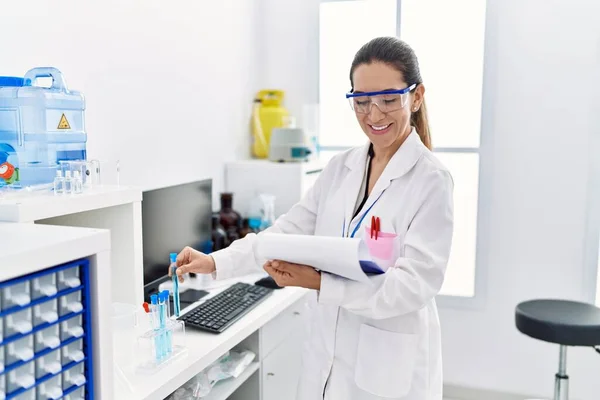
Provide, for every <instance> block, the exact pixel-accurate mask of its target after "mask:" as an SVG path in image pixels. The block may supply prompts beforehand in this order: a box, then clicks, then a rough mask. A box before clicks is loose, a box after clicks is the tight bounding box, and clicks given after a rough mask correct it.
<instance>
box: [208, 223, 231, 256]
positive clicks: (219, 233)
mask: <svg viewBox="0 0 600 400" xmlns="http://www.w3.org/2000/svg"><path fill="white" fill-rule="evenodd" d="M211 236H212V243H213V248H212V251H217V250H221V249H224V248H226V247H227V246H229V239H227V234H226V233H225V231H224V230H223V227H222V226H221V224H220V223H219V215H218V214H214V215H213V216H212V235H211Z"/></svg>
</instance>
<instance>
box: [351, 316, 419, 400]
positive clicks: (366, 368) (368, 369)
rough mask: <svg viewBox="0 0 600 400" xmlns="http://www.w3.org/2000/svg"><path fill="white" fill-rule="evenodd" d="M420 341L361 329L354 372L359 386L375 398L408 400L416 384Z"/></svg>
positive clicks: (401, 334) (386, 332)
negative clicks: (413, 384)
mask: <svg viewBox="0 0 600 400" xmlns="http://www.w3.org/2000/svg"><path fill="white" fill-rule="evenodd" d="M418 339H419V338H418V336H417V335H416V334H407V333H398V332H390V331H384V330H381V329H378V328H375V327H372V326H369V325H365V324H363V325H361V327H360V334H359V339H358V349H357V356H356V368H355V370H354V374H355V375H354V380H355V382H356V385H357V386H358V387H359V388H360V389H362V390H364V391H366V392H369V393H371V394H374V395H376V396H381V397H389V398H392V399H396V398H402V397H404V396H406V395H407V394H408V393H409V391H410V388H411V384H412V380H413V375H414V367H415V364H416V357H417V346H418Z"/></svg>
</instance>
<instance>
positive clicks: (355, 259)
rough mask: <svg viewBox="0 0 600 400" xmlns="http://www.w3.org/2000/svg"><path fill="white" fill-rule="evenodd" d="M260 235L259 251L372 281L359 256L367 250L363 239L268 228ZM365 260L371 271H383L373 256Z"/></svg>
mask: <svg viewBox="0 0 600 400" xmlns="http://www.w3.org/2000/svg"><path fill="white" fill-rule="evenodd" d="M257 239H258V243H257V250H258V253H259V254H260V255H261V256H262V257H264V258H267V259H269V260H282V261H288V262H292V263H296V264H303V265H310V266H312V267H313V268H316V269H319V270H321V271H326V272H329V273H332V274H336V275H340V276H343V277H345V278H348V279H352V280H355V281H361V282H369V277H368V276H367V275H366V274H365V271H363V268H361V262H360V258H359V255H360V256H363V257H364V254H365V250H364V246H365V245H364V242H363V241H362V240H361V239H358V238H341V237H329V236H310V235H288V234H280V233H268V232H265V233H263V234H260V235H258V238H257ZM367 254H368V250H367ZM365 261H366V262H367V263H366V264H365V265H366V267H367V268H368V270H369V272H371V273H373V272H375V273H376V272H377V271H381V272H380V273H382V272H383V271H382V270H381V268H379V267H378V266H377V264H376V263H374V262H373V261H372V260H370V259H368V260H365Z"/></svg>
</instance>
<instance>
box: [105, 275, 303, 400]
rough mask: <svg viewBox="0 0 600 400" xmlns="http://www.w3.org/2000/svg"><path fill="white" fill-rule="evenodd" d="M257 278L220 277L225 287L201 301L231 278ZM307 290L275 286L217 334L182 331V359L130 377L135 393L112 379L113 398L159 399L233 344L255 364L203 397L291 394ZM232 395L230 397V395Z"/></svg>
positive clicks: (275, 399)
mask: <svg viewBox="0 0 600 400" xmlns="http://www.w3.org/2000/svg"><path fill="white" fill-rule="evenodd" d="M261 276H264V275H252V276H247V277H244V278H242V279H236V280H229V281H226V282H225V281H224V282H223V283H224V284H226V285H225V286H223V285H222V286H221V287H220V288H217V289H211V290H210V295H209V296H207V297H205V298H204V299H202V300H206V299H208V298H209V297H210V296H213V295H214V294H216V293H218V292H219V291H221V290H223V289H224V288H225V287H227V286H229V285H230V284H232V283H233V282H237V281H242V282H249V283H252V282H255V281H256V280H257V279H258V278H260V277H261ZM217 284H220V282H217ZM308 293H309V292H308V291H307V290H305V289H300V288H285V289H278V290H275V291H274V293H273V294H272V295H270V296H269V297H268V298H267V299H266V300H264V301H263V302H262V303H261V304H260V305H258V306H257V307H256V308H254V309H253V310H252V311H251V312H250V313H248V314H246V315H245V316H244V317H243V318H242V319H240V320H239V321H238V322H236V323H235V324H234V325H232V326H231V327H229V328H228V329H227V330H226V331H225V332H223V333H221V334H211V333H204V332H201V331H198V330H192V329H186V342H187V347H188V350H189V353H188V355H187V356H186V357H184V358H181V359H176V360H174V361H173V362H172V363H171V364H170V365H167V366H166V367H165V368H164V369H162V370H161V371H160V372H158V373H157V374H153V375H149V376H144V375H136V376H135V380H132V386H133V387H132V389H133V393H132V392H131V391H130V390H128V389H127V387H126V386H125V385H122V384H120V383H116V386H115V399H117V400H162V399H164V398H165V397H167V396H168V395H169V394H171V393H172V392H174V391H175V390H177V389H178V388H179V387H181V386H182V385H183V384H184V383H186V382H187V381H188V380H189V379H191V378H192V377H194V376H195V375H197V374H198V373H199V372H201V371H202V370H203V369H204V368H206V367H207V366H208V365H210V364H211V363H212V362H214V361H215V360H217V359H218V358H219V357H220V356H221V355H223V354H224V353H225V352H227V351H228V350H231V349H233V348H236V347H238V348H243V349H248V350H251V351H253V352H254V353H256V355H257V357H256V359H255V360H254V361H255V362H254V363H253V364H252V365H251V366H250V368H249V369H248V370H247V371H246V372H245V373H244V374H242V376H240V377H238V378H237V379H230V380H228V381H223V382H222V383H219V384H217V386H215V387H214V388H213V390H212V392H211V394H210V395H209V397H207V398H206V399H207V400H224V399H226V398H232V399H235V398H239V399H244V400H281V399H287V398H293V397H290V395H289V393H294V392H295V386H296V385H295V383H296V381H297V379H298V375H299V370H300V348H301V347H302V346H301V344H302V343H299V342H302V341H303V340H304V338H305V337H306V333H305V329H306V327H307V323H306V321H307V317H308V316H307V314H308V309H307V306H306V300H307V298H308V296H307V295H308ZM202 300H201V301H202ZM194 307H195V305H192V306H190V307H188V308H186V310H185V311H187V310H189V309H191V308H194ZM238 388H239V389H238ZM236 389H237V390H236ZM231 394H233V395H232V396H231V397H229V396H230V395H231Z"/></svg>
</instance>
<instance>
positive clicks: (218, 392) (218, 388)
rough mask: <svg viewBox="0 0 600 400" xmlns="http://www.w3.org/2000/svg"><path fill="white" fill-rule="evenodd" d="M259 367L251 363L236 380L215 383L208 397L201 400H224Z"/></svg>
mask: <svg viewBox="0 0 600 400" xmlns="http://www.w3.org/2000/svg"><path fill="white" fill-rule="evenodd" d="M259 367H260V363H259V362H253V363H252V364H250V365H249V366H248V368H246V369H245V370H244V372H242V374H241V375H240V376H238V377H237V378H230V379H227V380H224V381H221V382H219V383H217V384H216V385H215V386H214V387H213V388H212V390H211V391H210V393H209V394H208V396H206V397H203V398H202V400H226V399H227V398H228V397H229V396H231V395H232V394H233V392H235V391H236V390H237V389H238V388H239V387H240V386H242V384H243V383H244V382H246V381H247V380H248V378H250V377H251V376H252V374H254V373H255V372H256V371H257V370H258V368H259Z"/></svg>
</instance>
